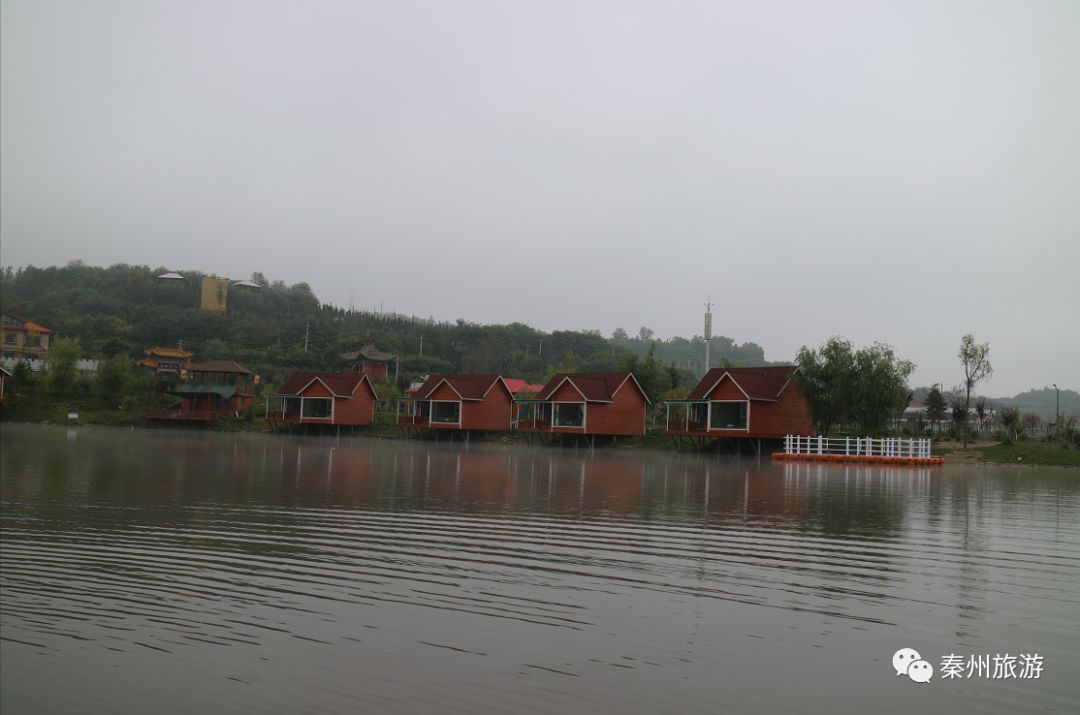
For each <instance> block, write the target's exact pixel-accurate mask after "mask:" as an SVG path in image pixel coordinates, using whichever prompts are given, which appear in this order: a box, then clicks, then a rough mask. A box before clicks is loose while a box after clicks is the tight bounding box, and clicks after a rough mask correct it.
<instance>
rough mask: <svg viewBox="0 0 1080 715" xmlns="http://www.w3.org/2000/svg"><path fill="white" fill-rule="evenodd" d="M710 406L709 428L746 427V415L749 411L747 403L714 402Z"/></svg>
mask: <svg viewBox="0 0 1080 715" xmlns="http://www.w3.org/2000/svg"><path fill="white" fill-rule="evenodd" d="M711 407H712V415H711V418H710V419H709V429H746V416H747V414H749V411H750V410H749V403H746V402H714V403H712V405H711Z"/></svg>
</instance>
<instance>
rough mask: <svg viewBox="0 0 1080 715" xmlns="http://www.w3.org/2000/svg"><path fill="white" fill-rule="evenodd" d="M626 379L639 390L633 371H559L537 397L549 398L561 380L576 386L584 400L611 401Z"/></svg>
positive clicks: (643, 392)
mask: <svg viewBox="0 0 1080 715" xmlns="http://www.w3.org/2000/svg"><path fill="white" fill-rule="evenodd" d="M627 380H632V381H633V382H634V385H636V386H637V388H638V389H639V390H641V385H638V381H637V379H636V378H635V377H634V375H633V373H631V372H629V371H626V370H623V371H621V372H559V373H555V376H554V377H552V378H551V379H550V380H548V382H547V384H546V385H544V389H543V390H541V391H540V394H539V395H537V398H538V399H541V400H548V399H551V395H552V394H553V393H554V392H555V391H556V390H557V389H559V386H560V385H562V384H563V382H569V383H570V384H571V385H573V386H574V387H575V388H577V391H578V392H580V393H581V395H582V396H583V397H584V398H585V401H586V402H611V401H612V400H613V399H615V393H616V392H618V390H619V388H620V387H621V386H622V384H623V383H624V382H626V381H627ZM641 394H642V395H644V394H645V391H644V390H641ZM648 400H649V398H648V397H646V398H645V401H646V402H648Z"/></svg>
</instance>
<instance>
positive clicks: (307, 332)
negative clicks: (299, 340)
mask: <svg viewBox="0 0 1080 715" xmlns="http://www.w3.org/2000/svg"><path fill="white" fill-rule="evenodd" d="M310 328H311V323H304V352H307V346H308V338H309V337H310V335H311V331H310Z"/></svg>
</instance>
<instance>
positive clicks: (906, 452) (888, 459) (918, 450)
mask: <svg viewBox="0 0 1080 715" xmlns="http://www.w3.org/2000/svg"><path fill="white" fill-rule="evenodd" d="M772 458H773V459H775V460H777V461H784V462H856V463H862V464H895V465H911V466H915V465H921V466H925V465H935V464H944V463H945V460H944V459H942V458H941V457H934V456H933V455H931V453H930V440H928V439H901V438H899V437H839V438H828V437H804V436H800V435H788V436H786V437H784V451H783V452H774V453H773V456H772Z"/></svg>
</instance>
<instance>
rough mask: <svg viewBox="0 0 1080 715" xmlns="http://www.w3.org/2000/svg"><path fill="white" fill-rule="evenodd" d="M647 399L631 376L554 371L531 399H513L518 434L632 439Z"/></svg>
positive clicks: (641, 428)
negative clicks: (622, 437)
mask: <svg viewBox="0 0 1080 715" xmlns="http://www.w3.org/2000/svg"><path fill="white" fill-rule="evenodd" d="M648 405H649V398H648V397H646V396H645V391H644V390H642V389H641V385H639V384H638V381H637V379H636V378H635V377H634V375H633V373H631V372H626V371H623V372H560V373H558V374H556V375H555V376H554V377H552V378H551V379H550V380H548V383H547V384H546V385H545V386H544V388H543V389H542V390H540V393H539V394H538V395H537V396H536V399H534V400H518V402H517V410H518V411H517V420H516V423H515V427H516V429H517V430H518V431H520V432H552V433H559V434H581V435H609V436H627V437H636V436H640V435H643V434H645V410H646V408H647V407H648Z"/></svg>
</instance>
